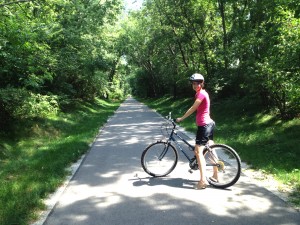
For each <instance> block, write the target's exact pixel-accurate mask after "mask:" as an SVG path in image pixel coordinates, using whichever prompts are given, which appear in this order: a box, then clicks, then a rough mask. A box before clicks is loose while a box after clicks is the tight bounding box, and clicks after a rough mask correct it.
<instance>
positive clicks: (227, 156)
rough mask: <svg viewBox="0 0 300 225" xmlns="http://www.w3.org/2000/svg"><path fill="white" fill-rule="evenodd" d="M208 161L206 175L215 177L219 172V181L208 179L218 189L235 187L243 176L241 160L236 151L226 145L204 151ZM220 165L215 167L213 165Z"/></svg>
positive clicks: (217, 145) (213, 146)
mask: <svg viewBox="0 0 300 225" xmlns="http://www.w3.org/2000/svg"><path fill="white" fill-rule="evenodd" d="M203 154H204V158H205V161H206V175H207V176H208V175H210V176H212V175H213V172H214V169H217V170H218V180H214V179H212V178H211V177H210V176H208V177H207V181H208V182H209V184H210V185H212V186H214V187H217V188H228V187H230V186H232V185H234V184H235V183H236V182H237V181H238V179H239V178H240V176H241V159H240V157H239V155H238V154H237V153H236V151H235V150H234V149H233V148H231V147H229V146H228V145H224V144H214V145H212V146H210V149H205V150H204V153H203ZM213 164H214V165H216V164H217V165H218V166H217V167H215V168H214V167H213V166H212V165H213Z"/></svg>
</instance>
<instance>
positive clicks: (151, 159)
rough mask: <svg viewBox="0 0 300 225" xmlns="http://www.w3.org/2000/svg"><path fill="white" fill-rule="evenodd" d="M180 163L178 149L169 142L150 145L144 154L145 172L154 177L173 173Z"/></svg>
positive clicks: (142, 160) (143, 164)
mask: <svg viewBox="0 0 300 225" xmlns="http://www.w3.org/2000/svg"><path fill="white" fill-rule="evenodd" d="M177 161H178V153H177V150H176V148H175V147H174V146H173V145H172V144H171V143H168V142H164V141H158V142H156V143H153V144H150V145H149V146H148V147H147V148H146V149H145V150H144V151H143V153H142V157H141V163H142V167H143V169H144V171H145V172H146V173H148V174H149V175H151V176H153V177H163V176H166V175H168V174H169V173H171V172H172V171H173V170H174V169H175V167H176V165H177Z"/></svg>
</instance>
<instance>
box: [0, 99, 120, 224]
mask: <svg viewBox="0 0 300 225" xmlns="http://www.w3.org/2000/svg"><path fill="white" fill-rule="evenodd" d="M119 105H120V102H117V101H114V102H110V101H103V100H99V99H97V100H96V101H95V102H92V103H88V102H84V103H83V102H81V103H80V104H78V105H77V107H73V109H72V111H71V112H69V113H62V112H59V113H58V114H57V115H51V116H48V117H44V118H43V119H30V120H24V121H23V122H22V123H20V122H19V123H18V124H15V126H16V129H17V128H18V129H17V130H18V132H17V133H11V132H6V133H1V135H0V205H1V210H0V224H1V225H4V224H29V223H30V222H32V221H33V220H34V219H37V216H38V215H37V214H38V211H39V210H43V209H45V206H44V204H43V203H42V199H44V198H46V197H47V196H48V195H49V194H50V193H52V192H54V191H55V190H56V189H57V188H58V187H59V186H60V185H61V184H62V183H63V182H64V179H65V177H66V175H68V173H69V172H68V171H67V169H68V167H69V165H71V164H72V163H73V162H75V161H76V160H78V159H79V158H80V157H81V155H82V154H83V153H85V152H86V151H87V150H88V149H89V144H90V143H91V142H92V141H93V140H94V138H95V136H96V135H97V133H98V132H99V126H102V125H103V124H104V123H105V122H106V121H107V118H108V117H109V116H110V115H112V114H113V112H114V111H115V110H116V109H117V107H118V106H119Z"/></svg>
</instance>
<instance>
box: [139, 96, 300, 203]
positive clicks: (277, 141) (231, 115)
mask: <svg viewBox="0 0 300 225" xmlns="http://www.w3.org/2000/svg"><path fill="white" fill-rule="evenodd" d="M141 101H143V102H144V103H146V104H147V105H148V106H149V107H151V108H154V109H156V110H157V111H158V112H159V113H160V114H161V115H168V113H169V112H170V111H172V113H173V114H172V116H173V117H174V118H175V117H179V116H182V115H183V114H184V113H185V112H186V110H187V109H189V107H190V106H191V105H192V103H193V98H188V99H176V100H174V99H172V98H170V97H164V98H160V99H157V100H150V99H147V100H141ZM211 116H212V118H213V119H214V120H215V121H216V125H217V126H216V130H215V142H217V143H225V144H228V145H230V146H232V147H233V148H234V149H235V150H236V151H237V152H238V153H239V155H240V156H241V159H242V161H244V162H247V163H248V164H250V165H251V166H252V167H253V168H254V169H257V170H260V171H262V172H264V173H266V174H272V175H273V176H274V177H275V178H276V180H278V181H279V182H280V183H282V184H285V185H288V186H289V187H291V188H292V189H293V190H294V192H293V193H292V194H291V195H290V199H289V200H290V202H291V203H292V204H294V205H296V206H297V207H299V206H300V166H299V162H298V159H300V148H299V146H300V139H299V137H300V119H299V118H296V119H293V120H289V121H282V120H279V119H278V118H276V117H275V116H274V115H272V114H271V113H263V112H261V110H260V108H259V107H258V106H257V105H253V104H249V102H246V101H245V100H243V99H231V100H226V101H225V100H224V101H222V102H213V101H212V105H211ZM180 125H181V126H183V127H185V128H186V129H187V130H189V131H191V132H196V126H195V117H194V116H190V117H189V118H187V119H186V120H184V121H183V122H182V123H181V124H180Z"/></svg>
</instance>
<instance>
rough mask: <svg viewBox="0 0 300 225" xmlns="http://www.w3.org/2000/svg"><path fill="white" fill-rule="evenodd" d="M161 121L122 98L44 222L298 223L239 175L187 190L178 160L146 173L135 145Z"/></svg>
mask: <svg viewBox="0 0 300 225" xmlns="http://www.w3.org/2000/svg"><path fill="white" fill-rule="evenodd" d="M162 121H163V119H162V117H161V116H159V115H158V114H157V113H155V112H153V111H152V110H150V109H149V108H148V107H146V106H145V105H143V104H141V103H139V102H137V101H136V100H134V99H132V98H129V99H127V100H126V101H125V102H124V103H123V104H122V105H121V106H120V108H119V109H118V110H117V111H116V113H115V115H114V116H113V117H112V118H111V119H110V120H109V121H108V123H107V124H106V126H105V127H104V128H103V130H102V131H101V132H100V134H99V136H98V137H97V139H96V140H95V142H94V144H93V146H92V148H91V150H90V152H89V153H88V154H87V155H86V157H85V159H84V160H83V163H82V164H81V166H80V168H79V169H78V171H77V173H76V174H75V176H74V177H73V179H72V180H71V182H70V183H69V185H68V186H67V188H66V189H65V191H64V193H63V194H62V195H61V197H60V199H59V201H58V203H57V204H56V206H55V207H54V209H53V210H52V212H51V214H50V215H49V216H48V218H47V220H46V222H45V223H44V225H77V224H78V225H79V224H80V225H96V224H99V225H119V224H120V225H121V224H122V225H148V224H149V225H150V224H151V225H152V224H153V225H166V224H182V225H187V224H188V225H194V224H195V225H196V224H197V225H199V224H202V225H210V224H213V225H234V224H236V225H300V213H299V212H296V211H295V210H294V209H291V208H289V207H288V206H287V205H286V204H285V203H284V202H283V201H282V200H281V199H279V198H278V197H276V196H275V195H273V194H272V193H271V192H269V191H268V190H266V189H264V188H261V187H259V186H257V185H255V184H254V183H252V182H251V180H250V179H249V178H247V177H246V176H242V177H241V179H240V180H239V181H238V183H237V184H236V185H234V186H233V187H231V188H230V189H227V190H219V189H214V188H207V189H206V190H194V189H193V188H192V187H193V185H194V184H195V183H196V181H197V179H198V172H197V173H193V174H190V173H188V163H187V162H186V160H185V158H184V157H182V156H180V160H182V161H181V162H180V163H179V164H178V166H177V167H176V169H175V170H174V171H173V172H172V173H171V174H170V176H168V177H166V178H150V177H149V176H148V175H147V174H146V173H144V172H143V170H142V168H141V165H140V156H141V153H142V150H143V149H144V148H145V147H146V146H147V145H148V144H149V143H151V142H152V141H153V140H154V139H159V138H161V136H160V129H159V128H160V125H161V123H162Z"/></svg>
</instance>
